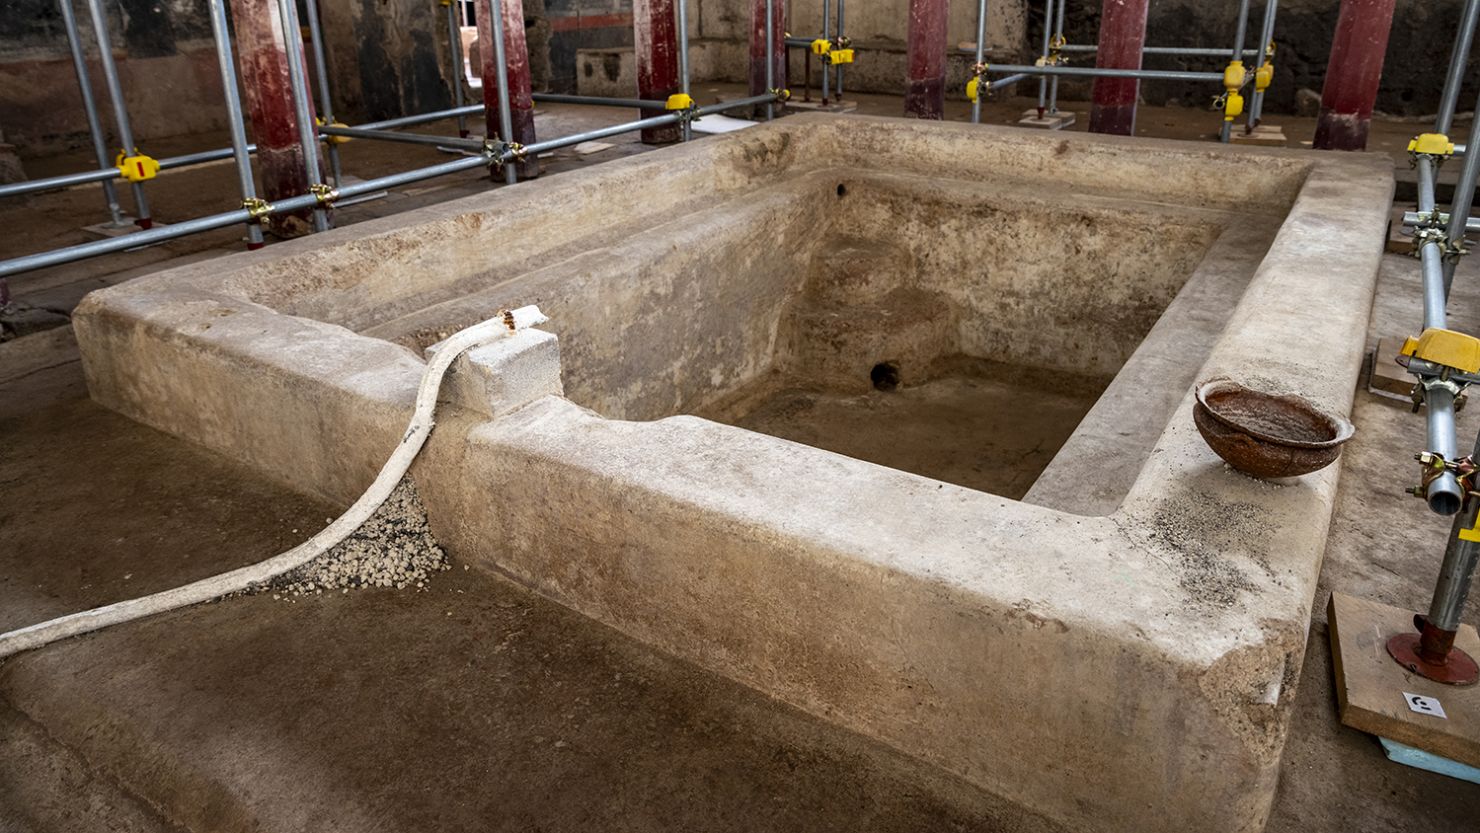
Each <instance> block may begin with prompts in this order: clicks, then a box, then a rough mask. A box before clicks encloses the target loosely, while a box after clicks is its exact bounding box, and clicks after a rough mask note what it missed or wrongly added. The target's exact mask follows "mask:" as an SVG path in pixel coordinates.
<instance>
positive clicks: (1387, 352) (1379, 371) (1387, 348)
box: [1367, 336, 1418, 399]
mask: <svg viewBox="0 0 1480 833" xmlns="http://www.w3.org/2000/svg"><path fill="white" fill-rule="evenodd" d="M1402 350H1403V337H1402V336H1386V337H1384V338H1382V339H1380V340H1379V341H1378V342H1377V349H1376V351H1374V353H1373V355H1372V376H1371V378H1370V379H1368V382H1367V384H1368V386H1369V387H1371V388H1372V389H1373V390H1380V391H1383V392H1384V393H1391V394H1395V395H1397V396H1401V397H1403V398H1404V399H1407V398H1408V397H1409V394H1411V393H1412V391H1413V384H1414V383H1415V382H1417V381H1418V377H1417V376H1414V375H1412V374H1410V373H1409V372H1408V368H1406V367H1404V366H1402V365H1401V364H1398V363H1397V362H1396V361H1393V359H1394V358H1395V357H1397V355H1398V354H1399V353H1401V352H1402Z"/></svg>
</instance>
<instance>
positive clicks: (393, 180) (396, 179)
mask: <svg viewBox="0 0 1480 833" xmlns="http://www.w3.org/2000/svg"><path fill="white" fill-rule="evenodd" d="M218 1H219V0H218ZM775 99H776V96H775V95H772V94H767V95H757V96H750V97H748V98H742V99H739V100H736V101H725V102H720V103H718V104H709V105H705V106H703V107H698V108H695V109H694V111H693V113H692V114H684V113H666V114H664V115H661V116H654V117H652V118H648V119H639V120H637V121H632V122H626V123H624V124H616V125H612V126H610V127H603V128H598V129H596V130H588V131H585V132H583V133H576V134H574V135H571V136H563V137H561V138H558V139H550V140H547V141H544V142H535V143H532V144H530V145H529V146H528V147H524V148H516V147H514V146H512V145H510V144H507V143H505V144H503V145H502V146H501V147H498V148H497V149H496V150H493V149H492V148H491V146H489V145H488V144H487V143H480V142H477V141H476V140H466V139H451V138H439V139H438V141H440V142H444V143H445V142H449V141H455V142H469V143H471V144H474V145H478V147H479V150H481V151H482V152H481V153H479V154H477V155H474V156H467V157H463V158H461V159H455V160H452V161H450V162H443V163H441V164H438V165H432V166H430V167H426V168H418V169H416V170H412V171H405V172H403V173H398V174H390V175H388V176H383V177H378V178H376V179H371V180H367V181H365V182H357V183H354V184H351V185H345V186H344V187H342V188H340V189H338V192H337V193H338V197H337V198H338V199H347V198H350V197H356V196H360V195H362V194H370V193H374V192H376V191H383V190H386V189H388V188H396V187H399V186H402V185H409V184H411V183H413V182H421V181H422V180H426V179H433V178H435V177H439V176H445V175H447V174H453V173H459V172H462V171H469V170H474V169H477V168H481V167H484V166H487V165H491V164H496V165H501V166H503V167H504V168H505V169H508V168H510V167H512V166H511V165H510V164H509V163H511V162H515V161H517V160H518V159H519V158H521V157H524V156H533V155H537V154H540V153H544V152H546V151H551V150H559V149H560V148H565V147H571V146H574V145H578V144H581V143H582V142H590V141H595V140H597V139H605V138H607V137H609V136H618V135H621V134H623V133H632V132H636V131H640V130H643V129H645V128H650V127H663V126H666V125H672V124H677V123H678V122H679V121H680V120H682V119H685V118H700V117H703V116H707V115H713V114H715V113H720V112H723V111H725V110H729V109H734V108H744V107H752V106H754V105H757V104H762V103H766V102H768V101H775ZM346 129H353V128H346ZM432 138H438V137H432ZM322 202H323V200H322V199H321V198H320V197H319V196H318V195H317V194H305V195H300V196H296V197H291V198H289V199H286V200H279V201H278V202H276V203H273V204H272V205H270V206H265V207H264V208H263V209H262V211H261V212H260V213H254V212H252V211H249V210H248V209H245V208H243V209H238V210H235V211H227V212H223V213H220V214H212V215H210V216H208V217H200V218H197V219H194V220H186V221H184V222H181V223H174V224H171V225H169V226H163V227H160V228H156V229H151V230H149V231H141V232H138V233H137V234H131V235H128V236H127V237H117V238H109V239H106V240H96V241H93V242H90V243H83V244H81V245H79V246H69V247H67V248H63V249H53V250H51V251H47V252H39V253H36V254H31V255H23V256H21V257H17V258H12V259H10V260H4V261H0V277H4V276H6V275H14V274H17V273H20V272H29V271H31V270H34V269H42V268H45V267H47V266H56V265H59V264H63V263H71V262H73V261H77V260H84V259H86V258H89V257H96V256H98V255H104V254H111V253H113V252H120V251H123V250H124V249H132V248H135V247H138V246H148V245H152V244H154V243H162V242H164V241H166V240H173V239H175V238H178V237H185V236H188V235H191V234H198V233H200V232H203V231H210V230H213V229H219V228H225V227H227V226H232V225H236V224H238V223H247V222H253V221H255V220H257V219H260V218H261V217H263V216H267V215H270V214H289V213H292V212H295V211H302V210H303V209H305V208H314V207H319V206H321V205H322Z"/></svg>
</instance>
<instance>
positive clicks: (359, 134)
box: [319, 125, 483, 150]
mask: <svg viewBox="0 0 1480 833" xmlns="http://www.w3.org/2000/svg"><path fill="white" fill-rule="evenodd" d="M319 132H320V133H322V134H324V135H325V136H342V137H344V138H347V139H376V140H379V141H383V142H401V143H403V144H408V145H432V146H434V147H449V148H460V149H463V150H479V149H481V148H482V147H483V143H482V142H481V141H479V140H477V139H464V138H462V137H460V136H433V135H430V134H426V133H398V132H396V131H394V130H372V129H369V128H365V127H333V126H330V125H324V126H323V127H320V128H319Z"/></svg>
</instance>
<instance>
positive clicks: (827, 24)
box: [822, 0, 832, 107]
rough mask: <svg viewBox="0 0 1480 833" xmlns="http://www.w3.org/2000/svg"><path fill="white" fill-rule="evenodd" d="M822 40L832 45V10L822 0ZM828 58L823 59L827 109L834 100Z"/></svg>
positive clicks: (823, 96) (824, 100) (825, 1)
mask: <svg viewBox="0 0 1480 833" xmlns="http://www.w3.org/2000/svg"><path fill="white" fill-rule="evenodd" d="M822 39H823V40H825V41H827V42H828V44H829V45H831V44H832V8H831V7H830V6H829V5H828V0H822ZM827 70H828V63H827V56H825V55H824V56H823V59H822V106H823V107H826V106H827V103H828V99H830V98H832V73H830V72H828V71H827Z"/></svg>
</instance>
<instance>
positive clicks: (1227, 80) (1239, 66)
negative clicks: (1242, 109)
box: [1223, 61, 1248, 93]
mask: <svg viewBox="0 0 1480 833" xmlns="http://www.w3.org/2000/svg"><path fill="white" fill-rule="evenodd" d="M1246 80H1248V71H1247V70H1245V69H1244V62H1243V61H1229V62H1228V66H1226V67H1224V68H1223V89H1225V90H1227V91H1228V92H1231V93H1233V92H1238V90H1239V88H1240V87H1242V86H1243V85H1244V82H1245V81H1246Z"/></svg>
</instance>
